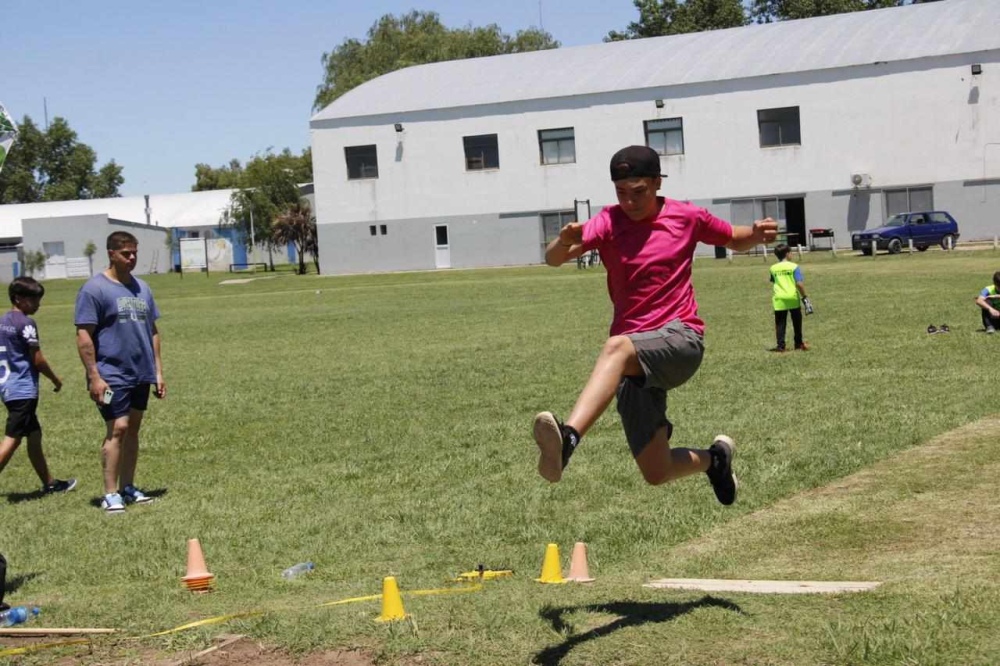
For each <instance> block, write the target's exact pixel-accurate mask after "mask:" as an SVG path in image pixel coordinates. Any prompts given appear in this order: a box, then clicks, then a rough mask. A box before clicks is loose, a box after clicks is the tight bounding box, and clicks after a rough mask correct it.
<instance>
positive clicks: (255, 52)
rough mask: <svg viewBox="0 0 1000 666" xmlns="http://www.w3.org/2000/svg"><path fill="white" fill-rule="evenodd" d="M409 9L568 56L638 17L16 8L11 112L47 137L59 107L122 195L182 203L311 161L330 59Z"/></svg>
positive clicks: (509, 7)
mask: <svg viewBox="0 0 1000 666" xmlns="http://www.w3.org/2000/svg"><path fill="white" fill-rule="evenodd" d="M411 9H420V10H425V11H435V12H437V13H438V14H439V15H440V16H441V19H442V21H443V22H444V24H445V25H447V26H449V27H460V26H466V25H469V24H472V25H477V26H479V25H487V24H489V23H497V24H498V25H500V27H501V28H502V29H503V31H504V32H506V33H508V34H514V33H515V32H516V31H517V30H520V29H524V28H527V27H531V26H537V25H538V24H539V20H541V24H542V27H544V28H545V30H547V31H548V32H550V33H551V34H552V35H553V36H554V37H555V38H556V39H558V40H559V41H560V42H562V44H563V46H577V45H581V44H594V43H598V42H600V41H601V39H602V38H603V37H604V35H606V34H607V33H608V31H609V30H615V29H617V30H620V29H623V28H625V26H626V25H628V23H629V22H631V21H634V20H635V19H636V18H637V17H638V12H637V10H636V9H635V7H634V5H633V4H632V1H631V0H542V1H541V3H539V0H505V1H502V2H496V3H494V2H486V1H485V0H465V1H461V0H423V1H422V2H420V3H419V4H416V0H407V1H396V0H366V1H361V2H358V1H357V0H352V1H348V0H286V1H285V2H274V1H272V2H265V1H263V0H248V1H244V2H237V1H236V0H198V1H194V0H170V1H169V2H167V1H159V2H156V1H154V0H131V1H129V2H126V1H124V0H76V1H74V0H48V1H40V0H4V2H3V8H2V11H0V13H2V17H0V48H2V54H3V55H2V58H0V63H2V65H0V67H2V69H0V103H2V104H3V105H4V106H5V107H6V108H7V110H8V111H9V112H10V114H11V115H12V116H13V117H14V118H15V120H17V121H18V122H20V121H21V119H22V118H23V117H24V116H25V115H28V116H31V118H32V119H33V120H34V121H35V122H36V124H38V125H39V126H42V125H44V118H45V103H46V102H47V107H48V117H49V120H50V121H51V119H52V118H54V117H56V116H62V117H64V118H66V119H67V120H68V121H69V123H70V126H71V127H72V128H73V129H74V130H76V132H77V134H78V136H79V139H80V140H81V141H83V142H84V143H86V144H88V145H90V146H91V147H92V148H93V149H94V150H95V151H97V158H98V164H99V165H101V164H104V163H105V162H107V161H109V160H111V159H114V160H115V161H116V162H117V163H118V164H119V165H121V166H123V167H124V172H123V175H124V177H125V183H124V185H123V186H122V188H121V193H122V194H123V195H126V196H130V195H140V194H166V193H171V192H183V191H187V190H189V189H190V188H191V185H192V184H193V183H194V165H195V164H197V163H199V162H205V163H208V164H211V165H212V166H220V165H223V164H226V163H228V162H229V160H230V159H232V158H234V157H235V158H239V159H240V160H241V161H244V162H245V161H246V160H247V159H248V158H250V157H251V156H253V155H254V154H255V153H258V152H263V151H265V150H266V149H267V148H269V147H272V148H274V150H276V151H277V150H281V149H282V148H285V147H288V148H291V149H292V151H294V152H296V153H298V152H300V151H301V150H302V149H304V148H305V147H307V146H308V144H309V117H310V116H311V115H312V102H313V98H314V97H315V92H316V86H317V85H319V83H320V82H321V80H322V74H323V71H322V66H321V63H320V59H321V57H322V55H323V53H324V52H326V51H331V50H333V49H334V48H336V47H337V46H338V45H339V44H340V43H341V42H343V41H344V39H347V38H358V39H364V38H365V35H366V33H367V30H368V28H369V27H370V26H371V25H372V23H374V22H375V20H376V19H378V18H379V17H380V16H382V15H384V14H396V15H399V14H402V13H405V12H407V11H409V10H411ZM43 100H44V101H43ZM14 150H17V148H16V146H15V148H14Z"/></svg>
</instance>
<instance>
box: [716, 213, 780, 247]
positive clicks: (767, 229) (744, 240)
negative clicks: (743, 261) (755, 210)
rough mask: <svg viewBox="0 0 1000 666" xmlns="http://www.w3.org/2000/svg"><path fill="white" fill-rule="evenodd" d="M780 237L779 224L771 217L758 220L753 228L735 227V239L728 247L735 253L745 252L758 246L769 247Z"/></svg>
mask: <svg viewBox="0 0 1000 666" xmlns="http://www.w3.org/2000/svg"><path fill="white" fill-rule="evenodd" d="M777 236H778V223H777V222H775V221H774V220H772V219H771V218H769V217H766V218H764V219H763V220H757V221H756V222H754V223H753V226H749V227H748V226H746V225H740V226H734V227H733V239H732V240H731V241H729V243H728V244H727V245H726V247H728V248H729V249H730V250H733V251H734V252H745V251H746V250H749V249H751V248H754V247H756V246H758V245H767V244H768V243H771V242H773V241H774V239H775V238H776V237H777Z"/></svg>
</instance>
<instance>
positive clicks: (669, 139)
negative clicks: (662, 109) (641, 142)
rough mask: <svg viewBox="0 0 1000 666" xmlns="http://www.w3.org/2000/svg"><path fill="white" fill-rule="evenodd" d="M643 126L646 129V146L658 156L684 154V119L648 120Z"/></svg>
mask: <svg viewBox="0 0 1000 666" xmlns="http://www.w3.org/2000/svg"><path fill="white" fill-rule="evenodd" d="M643 125H644V126H645V129H646V145H647V146H649V147H650V148H652V149H653V150H655V151H656V152H657V153H658V154H660V155H683V154H684V120H683V119H682V118H665V119H663V120H647V121H646V122H644V123H643Z"/></svg>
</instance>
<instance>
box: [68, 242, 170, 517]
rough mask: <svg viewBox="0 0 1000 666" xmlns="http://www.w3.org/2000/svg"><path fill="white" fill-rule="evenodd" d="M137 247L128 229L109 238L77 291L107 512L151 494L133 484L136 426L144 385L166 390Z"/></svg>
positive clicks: (144, 401) (154, 312) (144, 402)
mask: <svg viewBox="0 0 1000 666" xmlns="http://www.w3.org/2000/svg"><path fill="white" fill-rule="evenodd" d="M138 246H139V241H138V240H137V239H136V237H135V236H133V235H132V234H130V233H128V232H125V231H116V232H114V233H112V234H111V235H110V236H108V242H107V249H108V261H109V266H108V268H107V269H106V270H104V271H102V272H100V273H98V274H97V275H95V276H93V277H92V278H90V279H89V280H87V282H86V283H85V284H84V285H83V286H82V287H81V288H80V291H79V293H78V294H77V296H76V315H75V322H76V346H77V351H79V353H80V360H81V361H83V367H84V369H85V370H86V374H87V390H88V391H89V393H90V399H91V400H93V401H94V402H95V403H97V408H98V410H99V411H100V413H101V417H102V418H103V419H104V423H105V426H106V428H107V430H106V432H105V435H104V442H103V445H102V448H101V453H102V463H103V470H104V499H103V500H102V502H101V507H102V508H103V509H104V510H105V511H106V512H108V513H120V512H122V511H124V510H125V504H139V503H143V502H148V501H149V500H150V499H151V498H150V497H149V496H148V495H146V494H145V493H144V492H142V491H141V490H139V489H138V488H137V487H136V486H135V469H136V463H137V462H138V459H139V428H140V427H141V426H142V417H143V414H144V413H145V411H146V407H147V406H148V403H149V392H150V386H151V385H152V386H153V387H154V389H153V390H154V395H156V397H157V398H163V397H164V396H165V395H166V392H167V385H166V383H165V382H164V381H163V363H162V362H161V360H160V333H159V331H158V330H157V328H156V320H157V319H158V318H159V316H160V312H159V310H158V309H157V307H156V302H155V301H154V300H153V292H152V291H150V289H149V285H147V284H146V283H145V282H143V281H142V280H140V279H139V278H137V277H135V276H134V275H132V271H133V270H134V269H135V264H136V259H137V256H138Z"/></svg>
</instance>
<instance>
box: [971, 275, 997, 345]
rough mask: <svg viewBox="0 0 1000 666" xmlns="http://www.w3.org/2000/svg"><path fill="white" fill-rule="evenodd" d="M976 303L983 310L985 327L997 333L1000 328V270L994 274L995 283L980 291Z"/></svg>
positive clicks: (989, 331) (986, 329)
mask: <svg viewBox="0 0 1000 666" xmlns="http://www.w3.org/2000/svg"><path fill="white" fill-rule="evenodd" d="M976 305H978V306H979V307H980V308H981V309H982V311H983V329H984V330H985V331H986V332H987V333H995V332H996V330H997V328H1000V271H997V272H996V273H994V274H993V284H991V285H987V286H985V287H983V290H982V291H981V292H979V296H977V297H976Z"/></svg>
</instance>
